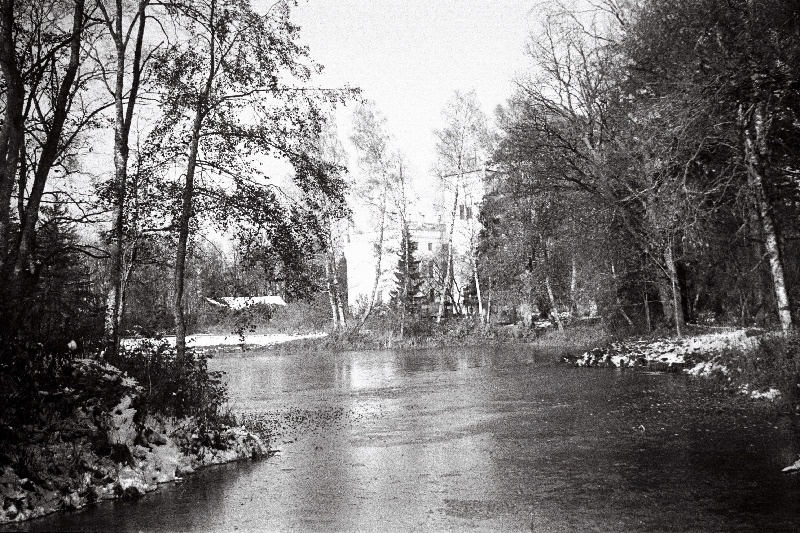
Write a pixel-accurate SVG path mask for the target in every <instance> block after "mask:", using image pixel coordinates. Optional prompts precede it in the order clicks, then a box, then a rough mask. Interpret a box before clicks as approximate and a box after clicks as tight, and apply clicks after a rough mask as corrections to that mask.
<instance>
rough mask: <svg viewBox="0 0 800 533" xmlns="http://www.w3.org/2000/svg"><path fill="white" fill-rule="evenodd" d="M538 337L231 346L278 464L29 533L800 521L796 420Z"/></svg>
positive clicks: (196, 478)
mask: <svg viewBox="0 0 800 533" xmlns="http://www.w3.org/2000/svg"><path fill="white" fill-rule="evenodd" d="M556 359H557V357H556V355H555V354H553V353H537V352H534V351H532V350H531V349H530V348H521V347H497V348H459V349H437V350H420V351H383V352H348V353H337V354H296V355H279V354H277V353H275V352H271V351H268V350H262V351H255V352H246V353H244V354H238V355H237V354H228V355H222V356H219V357H218V358H216V359H214V360H212V364H211V366H212V367H213V368H215V369H218V370H224V371H225V372H226V373H227V377H226V379H227V380H228V383H229V386H230V396H231V405H232V407H233V409H234V410H235V411H237V412H239V413H242V414H243V415H244V416H249V417H252V418H254V419H260V420H263V421H264V422H265V423H268V424H272V426H273V429H274V431H275V435H276V436H275V439H274V441H273V443H272V446H273V448H276V449H278V450H280V451H279V452H278V454H277V455H276V456H274V457H271V458H269V459H266V460H261V461H256V462H244V463H239V464H233V465H225V466H222V467H215V468H210V469H206V470H205V471H202V472H200V473H198V474H196V475H193V476H191V477H189V478H188V479H187V480H186V481H184V482H182V483H178V484H173V485H168V486H164V487H162V488H160V489H159V490H158V491H157V492H155V493H152V494H149V495H147V496H146V497H144V498H142V499H141V500H138V501H133V502H111V503H103V504H100V505H97V506H94V507H91V508H88V509H84V510H82V511H78V512H72V513H68V514H58V515H51V516H50V517H46V518H43V519H40V520H35V521H31V522H29V523H27V524H24V525H21V526H18V527H17V529H16V531H53V530H60V531H85V530H107V531H292V530H295V531H443V530H444V531H447V530H450V531H537V532H551V531H552V532H555V531H564V532H572V531H602V532H607V531H626V532H627V531H797V530H800V505H798V502H800V477H798V476H793V475H785V474H781V473H780V469H781V468H782V467H783V466H785V465H787V464H790V463H792V462H793V461H794V460H795V458H796V457H797V453H798V452H800V440H799V439H798V436H799V435H800V429H799V428H798V427H797V421H796V420H795V419H794V417H788V416H779V415H777V414H773V413H772V411H771V410H769V409H768V408H766V407H764V406H763V405H759V404H758V403H755V402H751V401H745V400H731V399H730V397H728V396H726V395H724V394H723V393H720V392H715V391H714V390H713V389H712V388H711V387H709V386H708V385H707V384H705V383H703V381H702V380H696V379H691V378H688V377H686V376H683V375H677V374H660V373H647V372H637V371H619V370H609V369H578V368H572V367H568V366H566V365H561V364H556V363H555V362H554V361H555V360H556Z"/></svg>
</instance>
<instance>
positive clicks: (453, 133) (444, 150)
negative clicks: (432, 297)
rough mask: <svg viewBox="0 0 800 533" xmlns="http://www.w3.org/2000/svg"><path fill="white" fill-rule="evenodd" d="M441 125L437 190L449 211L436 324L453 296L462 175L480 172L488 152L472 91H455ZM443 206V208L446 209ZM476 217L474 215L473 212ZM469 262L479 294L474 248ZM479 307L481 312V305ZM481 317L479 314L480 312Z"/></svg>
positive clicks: (481, 115)
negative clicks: (449, 202)
mask: <svg viewBox="0 0 800 533" xmlns="http://www.w3.org/2000/svg"><path fill="white" fill-rule="evenodd" d="M443 119H444V122H445V126H444V127H443V128H442V129H440V130H436V131H435V135H436V138H437V142H436V154H437V156H438V160H439V167H440V179H441V184H440V185H441V187H442V189H443V190H444V191H445V192H446V194H445V197H447V194H452V199H453V200H452V201H453V204H452V209H451V210H450V220H449V223H448V224H447V232H448V233H447V235H448V236H447V258H446V260H445V265H444V269H443V270H444V273H445V276H444V279H445V281H444V285H443V286H442V288H441V291H440V293H439V310H438V313H437V316H436V322H437V323H439V322H441V320H442V317H443V316H444V311H445V302H446V300H447V296H448V295H450V296H451V298H453V301H454V302H455V299H454V297H453V296H452V294H453V283H454V279H453V268H454V267H453V259H454V257H453V233H454V231H455V226H456V215H457V214H458V207H459V200H462V201H466V198H465V192H466V191H465V188H464V187H465V184H464V178H465V175H466V174H471V173H475V172H480V171H481V170H482V168H483V165H484V163H485V159H486V157H487V151H488V133H487V119H486V115H484V113H483V111H481V109H480V105H479V104H478V101H477V96H476V94H475V92H474V91H470V92H468V93H462V92H459V91H456V93H455V94H454V95H453V97H452V99H451V100H450V102H448V104H447V105H446V107H445V109H444V111H443ZM446 207H447V206H445V208H446ZM476 215H477V213H476ZM475 237H476V235H475V232H474V231H471V232H470V235H469V236H468V240H469V242H470V246H474V243H475ZM467 253H468V254H469V257H470V261H471V267H472V276H471V277H473V278H474V280H475V283H476V288H477V291H478V294H480V280H479V278H478V273H477V263H476V261H475V260H474V248H473V249H470V250H468V251H467ZM478 299H479V306H480V308H481V310H482V309H483V303H482V302H480V297H479V298H478ZM481 314H482V313H481Z"/></svg>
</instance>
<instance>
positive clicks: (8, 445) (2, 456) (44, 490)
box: [0, 358, 268, 524]
mask: <svg viewBox="0 0 800 533" xmlns="http://www.w3.org/2000/svg"><path fill="white" fill-rule="evenodd" d="M7 361H8V360H6V361H5V362H4V365H3V369H2V370H3V372H2V373H0V380H2V381H3V385H4V386H5V389H4V391H3V400H4V403H5V404H6V406H5V407H4V412H3V413H2V420H1V421H0V422H1V423H0V437H1V441H0V442H2V448H1V449H0V524H6V523H10V522H18V521H23V520H28V519H31V518H37V517H41V516H44V515H47V514H50V513H53V512H56V511H60V510H70V509H78V508H81V507H84V506H86V505H89V504H92V503H95V502H98V501H103V500H109V499H116V498H136V497H139V496H141V495H143V494H145V493H147V492H151V491H153V490H155V489H156V488H157V487H158V485H159V484H162V483H168V482H173V481H178V480H180V479H181V477H182V476H185V475H187V474H190V473H192V472H194V471H195V470H197V469H198V468H202V467H204V466H208V465H213V464H220V463H226V462H231V461H237V460H240V459H250V458H256V457H261V456H264V455H266V454H267V453H268V448H267V445H266V444H265V443H264V442H263V441H262V440H261V439H260V438H259V437H258V436H257V435H255V434H252V433H251V432H249V431H247V430H246V429H244V428H242V427H231V426H227V425H225V424H221V423H213V422H211V421H209V420H208V419H204V418H203V417H200V416H187V417H181V418H176V417H169V416H163V415H159V414H157V413H156V412H155V411H154V410H150V411H147V410H145V409H144V407H145V401H146V400H145V396H146V395H147V393H148V392H150V393H151V392H152V391H147V390H145V388H144V387H143V386H142V385H140V384H139V383H137V382H136V380H134V379H133V378H132V377H130V376H129V375H127V374H126V373H125V372H123V371H121V370H119V369H118V368H116V367H114V366H112V365H111V364H109V363H108V362H105V361H100V360H95V359H75V360H61V361H57V362H53V366H57V370H55V371H53V370H52V369H51V370H50V371H49V372H47V373H46V376H47V379H43V378H42V376H44V375H45V373H44V372H42V371H41V369H39V370H34V371H32V372H30V374H31V377H30V379H31V381H30V383H20V382H18V381H16V382H15V380H14V378H15V377H17V376H18V372H16V371H17V370H21V371H23V372H24V371H25V369H24V368H21V369H16V368H11V367H10V365H9V364H8V363H7ZM19 361H23V362H24V361H25V359H23V358H20V359H19ZM148 385H149V386H150V387H152V383H151V384H148Z"/></svg>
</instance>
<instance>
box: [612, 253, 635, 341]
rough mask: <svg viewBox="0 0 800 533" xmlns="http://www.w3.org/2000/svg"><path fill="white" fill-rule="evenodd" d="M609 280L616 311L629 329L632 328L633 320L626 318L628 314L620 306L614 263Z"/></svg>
mask: <svg viewBox="0 0 800 533" xmlns="http://www.w3.org/2000/svg"><path fill="white" fill-rule="evenodd" d="M611 279H612V280H614V301H615V302H616V304H617V310H618V311H619V312H620V313H621V314H622V317H623V318H624V319H625V321H626V322H627V323H628V325H629V326H630V327H633V320H631V317H629V316H628V313H626V312H625V308H624V307H623V305H622V300H621V299H620V297H619V284H618V283H617V269H616V267H615V266H614V263H613V262H612V263H611Z"/></svg>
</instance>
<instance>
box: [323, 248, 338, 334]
mask: <svg viewBox="0 0 800 533" xmlns="http://www.w3.org/2000/svg"><path fill="white" fill-rule="evenodd" d="M324 263H325V279H326V280H327V285H328V303H329V304H330V306H331V320H332V322H333V329H334V331H335V330H338V329H339V312H338V309H337V302H336V299H337V298H336V294H335V288H334V285H333V281H332V279H331V264H330V255H328V254H327V253H326V257H325V261H324Z"/></svg>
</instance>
